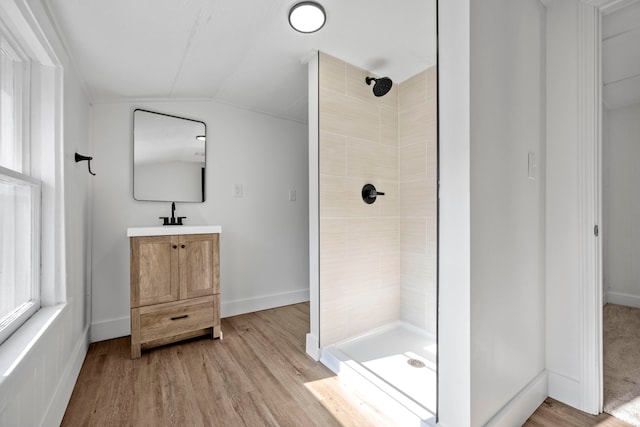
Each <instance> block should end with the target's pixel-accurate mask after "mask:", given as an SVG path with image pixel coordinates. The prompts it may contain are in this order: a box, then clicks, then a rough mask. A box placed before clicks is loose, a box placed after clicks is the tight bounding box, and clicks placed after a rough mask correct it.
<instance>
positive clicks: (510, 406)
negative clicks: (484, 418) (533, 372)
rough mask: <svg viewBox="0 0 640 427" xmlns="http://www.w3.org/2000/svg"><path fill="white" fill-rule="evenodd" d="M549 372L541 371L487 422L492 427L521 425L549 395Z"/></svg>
mask: <svg viewBox="0 0 640 427" xmlns="http://www.w3.org/2000/svg"><path fill="white" fill-rule="evenodd" d="M548 389H549V388H548V383H547V372H546V371H542V372H541V373H539V374H538V375H537V376H536V377H535V378H534V379H533V380H532V381H531V382H529V384H527V385H526V386H525V387H524V388H523V389H522V390H521V391H520V392H519V393H518V394H517V395H516V396H515V397H514V398H513V399H511V400H510V401H509V403H507V404H506V405H505V406H504V407H503V408H502V409H501V410H500V411H499V412H498V413H497V414H496V415H494V416H493V418H491V420H489V422H488V423H487V424H486V425H487V426H491V427H500V426H505V427H509V426H521V425H523V424H524V423H525V421H527V418H529V417H530V416H531V414H533V413H534V412H535V411H536V409H537V408H538V406H540V404H541V403H542V402H544V400H545V399H546V398H547V395H548Z"/></svg>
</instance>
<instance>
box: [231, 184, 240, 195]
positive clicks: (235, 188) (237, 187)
mask: <svg viewBox="0 0 640 427" xmlns="http://www.w3.org/2000/svg"><path fill="white" fill-rule="evenodd" d="M233 197H242V184H233Z"/></svg>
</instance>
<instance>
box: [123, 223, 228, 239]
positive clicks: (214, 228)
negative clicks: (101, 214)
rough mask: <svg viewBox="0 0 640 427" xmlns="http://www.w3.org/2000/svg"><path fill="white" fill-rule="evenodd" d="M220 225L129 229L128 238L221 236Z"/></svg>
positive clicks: (160, 226)
mask: <svg viewBox="0 0 640 427" xmlns="http://www.w3.org/2000/svg"><path fill="white" fill-rule="evenodd" d="M220 233H222V226H220V225H165V226H162V225H159V226H153V227H130V228H127V237H137V236H175V235H176V234H220Z"/></svg>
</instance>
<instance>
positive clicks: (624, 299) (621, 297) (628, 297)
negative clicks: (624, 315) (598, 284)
mask: <svg viewBox="0 0 640 427" xmlns="http://www.w3.org/2000/svg"><path fill="white" fill-rule="evenodd" d="M605 299H606V301H607V303H609V304H618V305H625V306H627V307H635V308H640V295H633V294H624V293H622V292H612V291H607V293H606V295H605Z"/></svg>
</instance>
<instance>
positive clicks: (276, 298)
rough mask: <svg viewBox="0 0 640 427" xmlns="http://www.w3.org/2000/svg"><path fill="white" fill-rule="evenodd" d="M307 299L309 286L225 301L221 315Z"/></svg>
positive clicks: (266, 308) (242, 312) (251, 311)
mask: <svg viewBox="0 0 640 427" xmlns="http://www.w3.org/2000/svg"><path fill="white" fill-rule="evenodd" d="M306 301H309V288H305V289H300V290H297V291H290V292H282V293H279V294H271V295H263V296H259V297H255V298H247V299H241V300H235V301H223V302H221V304H220V317H231V316H237V315H239V314H246V313H253V312H254V311H260V310H268V309H270V308H276V307H282V306H285V305H291V304H297V303H300V302H306Z"/></svg>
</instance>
